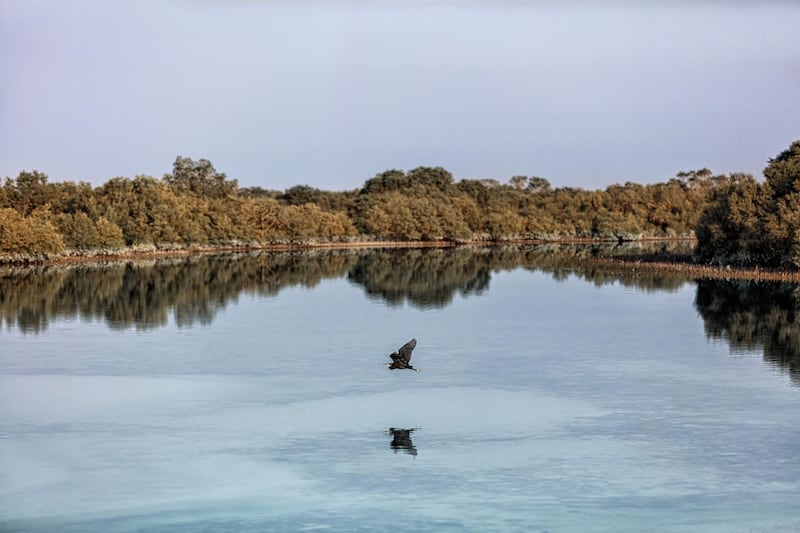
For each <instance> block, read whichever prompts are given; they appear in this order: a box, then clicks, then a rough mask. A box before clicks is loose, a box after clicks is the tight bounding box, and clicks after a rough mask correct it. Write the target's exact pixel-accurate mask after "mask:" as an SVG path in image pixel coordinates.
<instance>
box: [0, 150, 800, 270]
mask: <svg viewBox="0 0 800 533" xmlns="http://www.w3.org/2000/svg"><path fill="white" fill-rule="evenodd" d="M764 175H765V177H766V182H765V183H759V182H757V181H756V180H755V179H753V177H752V176H749V175H743V174H731V175H728V176H721V175H717V176H715V175H713V173H712V172H711V171H710V170H708V169H701V170H696V171H688V172H681V173H679V174H678V175H677V176H676V177H674V178H672V179H669V180H668V181H666V182H664V183H655V184H649V185H640V184H636V183H630V182H628V183H625V184H624V185H620V184H615V185H612V186H610V187H608V188H606V189H605V190H594V191H589V190H584V189H576V188H570V187H563V188H553V187H552V186H551V185H550V183H549V182H548V181H547V180H546V179H543V178H540V177H535V176H534V177H527V176H514V177H512V178H511V179H510V180H509V181H508V183H507V184H501V183H500V182H499V181H497V180H493V179H486V180H461V181H458V182H456V181H455V180H454V178H453V176H452V174H450V173H449V172H448V171H447V170H445V169H443V168H441V167H419V168H416V169H413V170H410V171H408V172H404V171H401V170H387V171H385V172H382V173H380V174H377V175H376V176H374V177H372V178H370V179H367V180H366V181H365V182H364V186H363V187H362V188H361V189H359V190H353V191H342V192H331V191H322V190H319V189H316V188H313V187H310V186H308V185H298V186H295V187H291V188H289V189H287V190H286V191H283V192H281V191H269V190H265V189H262V188H259V187H255V188H248V189H239V188H238V185H237V182H236V180H229V179H227V177H226V176H225V174H224V173H220V172H217V171H216V169H214V166H213V165H212V164H211V162H209V161H207V160H204V159H201V160H199V161H193V160H192V159H189V158H185V157H178V158H177V159H176V160H175V163H174V165H173V171H172V172H171V173H169V174H166V175H164V177H163V178H162V179H157V178H153V177H149V176H136V177H134V178H124V177H117V178H113V179H110V180H109V181H108V182H106V183H104V184H103V185H101V186H99V187H96V188H92V186H91V185H89V184H87V183H83V182H81V183H72V182H64V183H54V184H51V183H48V181H47V176H46V175H44V174H42V173H40V172H36V171H33V172H27V171H23V172H21V173H20V174H19V176H18V177H17V178H15V179H10V178H6V180H5V183H4V184H3V186H2V187H0V209H2V215H1V216H0V256H5V257H8V256H12V255H13V256H19V255H23V256H24V255H30V256H35V255H37V254H38V255H41V254H57V253H61V252H63V251H64V250H71V251H77V252H79V253H84V252H85V253H90V252H92V251H97V250H101V251H105V250H111V249H117V248H120V247H123V246H142V245H146V246H155V247H193V246H208V245H214V246H226V245H252V246H259V245H264V244H269V243H292V242H294V243H298V242H312V241H313V242H325V241H328V242H331V241H349V240H352V239H360V240H368V239H377V240H387V239H390V240H410V241H431V240H449V241H454V242H461V241H474V240H484V241H487V240H488V241H507V240H512V239H540V240H565V239H593V240H611V241H630V240H639V239H643V238H658V237H666V238H671V237H693V236H694V235H695V232H696V234H697V238H698V248H697V250H698V254H699V256H700V257H701V258H703V259H704V260H707V261H728V262H738V263H742V264H769V265H783V266H787V265H794V266H800V141H799V142H796V143H794V144H793V145H792V146H791V147H790V148H789V149H788V150H786V151H784V152H782V153H781V154H780V155H779V156H778V157H776V158H775V159H772V160H770V162H769V165H768V166H767V168H766V169H765V171H764Z"/></svg>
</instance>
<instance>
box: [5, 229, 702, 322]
mask: <svg viewBox="0 0 800 533" xmlns="http://www.w3.org/2000/svg"><path fill="white" fill-rule="evenodd" d="M641 251H642V250H641V249H640V248H638V247H637V248H631V249H629V247H620V246H608V247H587V246H556V245H552V246H495V247H485V248H480V247H476V248H466V247H460V248H445V249H433V248H425V249H410V250H409V249H389V250H374V249H373V250H364V249H362V250H334V251H321V250H320V251H305V252H282V253H254V254H219V255H206V256H196V257H188V258H180V259H163V260H148V261H129V262H112V263H104V264H94V265H78V266H69V267H52V266H51V267H38V268H5V269H0V325H2V324H5V326H6V327H17V328H19V330H21V331H23V332H26V333H38V332H40V331H43V330H44V329H46V328H47V326H48V324H49V323H50V322H51V321H53V320H54V319H58V318H78V319H80V320H87V321H92V320H101V321H103V322H105V323H106V324H107V325H108V326H109V327H111V328H114V329H126V328H130V327H134V328H137V329H142V330H146V329H152V328H157V327H161V326H164V325H166V324H167V323H168V322H169V320H170V317H172V319H173V320H174V322H175V323H176V324H177V325H178V326H181V327H184V326H192V325H196V324H201V325H202V324H209V323H210V322H211V321H212V320H213V319H214V317H215V315H216V314H217V312H218V311H219V310H220V309H222V308H224V307H225V306H226V305H227V304H228V302H231V301H236V299H237V298H238V297H239V295H240V294H242V293H246V294H252V295H259V296H272V295H275V294H277V293H278V292H279V291H280V290H281V289H283V288H284V287H289V286H306V287H313V286H315V285H316V284H318V283H320V281H322V280H324V279H327V278H339V277H345V276H346V277H347V279H348V280H349V281H350V282H351V283H353V284H354V285H357V286H360V287H363V289H364V291H365V292H366V293H367V294H368V295H369V296H370V297H372V298H377V299H380V300H381V301H385V302H387V303H388V304H390V305H401V304H403V303H408V304H409V305H412V306H414V307H418V308H440V307H444V306H446V305H448V304H449V303H450V302H452V301H453V298H455V297H456V296H457V295H461V296H468V295H480V294H483V293H484V292H485V291H486V290H488V288H489V284H490V280H491V276H492V274H493V273H496V272H500V271H510V270H515V269H518V268H526V269H529V270H535V271H540V272H544V273H547V274H549V275H551V276H553V278H555V279H559V280H560V279H565V278H567V277H571V276H575V277H577V278H579V279H584V280H586V281H589V282H591V283H595V284H597V285H604V284H613V283H622V284H624V285H627V286H631V287H635V288H637V289H640V290H647V291H649V290H658V291H663V290H676V289H677V288H680V287H681V286H682V285H683V284H685V283H687V279H686V278H685V277H682V276H680V275H678V274H674V273H667V274H658V273H644V272H642V273H636V272H630V271H629V270H626V269H624V268H618V267H614V266H613V265H610V264H607V265H599V264H596V263H590V262H586V261H585V260H586V259H587V258H593V257H596V256H598V255H599V256H602V255H625V254H636V253H641Z"/></svg>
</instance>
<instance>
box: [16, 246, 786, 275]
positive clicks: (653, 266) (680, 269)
mask: <svg viewBox="0 0 800 533" xmlns="http://www.w3.org/2000/svg"><path fill="white" fill-rule="evenodd" d="M688 242H695V241H694V239H691V238H649V239H641V240H637V241H625V243H633V244H637V243H642V244H654V243H688ZM603 244H608V245H615V244H618V243H616V242H615V241H597V240H593V239H565V240H559V241H549V240H538V239H514V240H507V241H467V242H456V241H358V242H325V243H275V244H267V245H260V246H252V245H242V246H197V247H187V248H177V247H176V248H162V249H157V248H155V247H153V248H147V249H138V250H137V249H128V250H121V251H120V252H118V253H87V254H76V255H63V256H56V257H50V258H41V259H40V258H36V259H34V258H19V259H15V260H8V258H2V259H0V269H2V268H10V267H15V268H20V267H42V266H69V265H85V264H93V263H97V264H108V263H117V262H126V261H131V260H158V259H168V258H179V257H193V256H202V255H214V254H224V253H250V252H265V253H270V252H296V251H308V250H348V249H354V250H355V249H381V248H393V249H414V248H461V247H472V248H492V247H499V246H508V245H518V246H520V245H538V246H542V245H603ZM619 244H622V243H619ZM570 262H572V263H573V264H574V265H576V266H603V267H605V268H610V269H612V270H613V269H614V268H619V269H620V274H627V275H630V274H636V273H637V272H638V273H648V274H657V273H673V274H680V275H684V276H687V277H689V278H690V279H703V278H705V279H725V280H732V279H738V280H750V281H784V282H793V283H800V271H791V270H780V269H772V268H761V267H734V266H723V265H703V264H697V263H693V262H689V261H681V260H675V259H672V260H670V259H669V258H664V259H663V260H662V259H660V258H654V257H652V256H650V257H647V258H644V259H642V258H639V259H630V258H626V257H621V256H620V257H613V256H611V257H583V258H575V259H574V260H571V261H570Z"/></svg>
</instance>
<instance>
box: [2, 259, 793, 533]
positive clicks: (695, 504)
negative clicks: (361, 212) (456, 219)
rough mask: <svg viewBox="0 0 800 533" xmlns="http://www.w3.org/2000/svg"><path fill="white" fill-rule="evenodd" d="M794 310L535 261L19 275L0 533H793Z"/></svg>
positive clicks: (757, 291) (7, 284)
mask: <svg viewBox="0 0 800 533" xmlns="http://www.w3.org/2000/svg"><path fill="white" fill-rule="evenodd" d="M797 294H798V291H797V288H796V287H793V286H791V285H773V284H750V283H742V282H738V283H732V282H718V281H700V282H694V281H686V280H682V279H680V278H678V277H675V276H671V277H659V276H652V275H651V276H649V277H647V276H644V277H632V276H628V277H618V276H615V275H614V274H613V273H608V272H601V271H587V270H582V269H580V268H577V267H570V266H568V263H565V262H564V261H563V260H562V259H561V258H560V257H559V256H557V255H553V254H550V253H549V252H546V251H542V250H540V249H497V250H493V251H485V250H483V251H470V250H429V251H419V250H417V251H388V252H376V251H369V252H364V251H362V252H341V253H338V252H336V253H328V254H274V255H267V254H265V255H254V256H241V257H236V256H216V257H205V258H196V259H191V260H178V261H164V262H149V263H147V262H145V263H129V264H127V265H126V264H121V265H120V264H117V265H105V266H102V267H76V268H70V269H53V268H51V269H38V270H14V271H12V270H8V271H5V272H3V273H2V274H0V320H2V325H3V328H2V331H1V332H0V531H4V532H5V531H59V532H61V531H80V532H85V531H220V530H231V531H303V530H312V529H320V530H328V531H398V530H400V531H609V532H611V531H614V532H618V531H703V532H709V531H710V532H714V531H720V532H731V531H748V532H749V531H800V507H798V505H797V501H798V497H800V424H798V422H800V389H798V383H800V379H799V378H798V374H799V373H800V364H798V362H800V353H798V346H800V341H798V339H800V333H798V322H797V318H796V311H797V309H798V305H797ZM411 337H416V338H417V339H418V341H419V343H418V345H417V348H416V350H415V352H414V359H413V363H414V364H415V366H418V367H419V368H422V369H423V372H422V373H414V372H409V371H399V370H398V371H389V370H387V368H386V367H384V366H381V365H382V363H384V362H387V361H388V360H389V359H388V357H387V355H388V354H389V353H390V352H391V351H393V350H396V349H397V348H398V347H399V346H400V345H401V344H403V343H404V342H406V341H407V340H408V339H410V338H411Z"/></svg>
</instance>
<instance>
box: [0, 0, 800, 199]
mask: <svg viewBox="0 0 800 533" xmlns="http://www.w3.org/2000/svg"><path fill="white" fill-rule="evenodd" d="M798 28H800V3H796V2H789V3H765V2H713V3H697V2H653V1H649V2H644V1H640V2H635V1H629V2H606V3H599V2H567V1H561V2H535V1H530V2H523V1H514V2H489V1H461V2H458V1H441V0H440V1H421V0H409V1H399V0H396V1H385V0H384V1H380V0H376V1H367V0H363V1H344V2H336V1H317V2H303V1H294V2H289V1H285V2H261V3H251V2H228V3H226V2H176V3H166V2H134V1H128V2H114V1H105V2H103V1H94V2H52V3H50V2H9V1H5V0H0V72H2V81H0V177H2V176H10V177H15V176H16V175H17V174H18V173H19V171H20V170H23V169H26V170H32V169H37V170H40V171H42V172H45V173H46V174H48V176H49V177H50V180H51V181H61V180H74V181H90V182H92V183H93V184H95V185H99V184H101V183H103V182H105V181H107V180H108V179H110V178H113V177H115V176H127V177H133V176H135V175H137V174H146V175H150V176H155V177H159V178H160V177H161V176H162V175H163V174H164V173H166V172H169V171H170V170H171V169H172V163H173V161H174V160H175V157H176V156H177V155H183V156H187V157H191V158H194V159H200V158H205V159H209V160H211V161H212V162H213V163H214V166H215V167H216V168H217V170H219V171H221V172H225V173H227V175H228V177H230V178H236V179H238V180H239V183H240V185H241V186H252V185H258V186H262V187H265V188H271V189H285V188H287V187H290V186H292V185H298V184H309V185H312V186H315V187H319V188H321V189H327V190H342V189H350V188H355V187H358V186H360V185H361V184H362V183H363V182H364V180H366V179H368V178H370V177H372V176H374V175H375V174H376V173H378V172H381V171H383V170H386V169H390V168H399V169H402V170H409V169H412V168H414V167H417V166H421V165H428V166H443V167H445V168H446V169H448V170H450V171H451V172H452V173H453V174H454V175H455V178H456V179H457V180H458V179H462V178H495V179H498V180H500V181H503V182H505V181H507V180H508V179H509V178H510V177H512V176H514V175H518V174H523V175H528V176H530V175H536V176H540V177H544V178H547V179H548V180H550V182H551V183H552V184H553V185H554V186H575V187H583V188H605V187H606V186H608V185H611V184H613V183H624V182H626V181H634V182H639V183H648V182H654V181H664V180H667V179H669V178H670V177H672V176H674V175H675V174H676V173H677V172H678V171H680V170H688V169H697V168H701V167H704V166H707V167H709V168H711V169H712V170H713V171H715V172H719V173H728V172H736V171H745V172H751V173H753V174H755V175H756V176H759V177H760V176H761V170H762V169H763V167H764V165H765V164H766V162H767V160H768V159H769V158H770V157H774V156H775V155H777V154H778V153H780V152H781V151H782V150H784V149H785V148H787V147H788V146H789V145H790V144H791V142H792V141H794V140H798V139H800V30H798Z"/></svg>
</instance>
